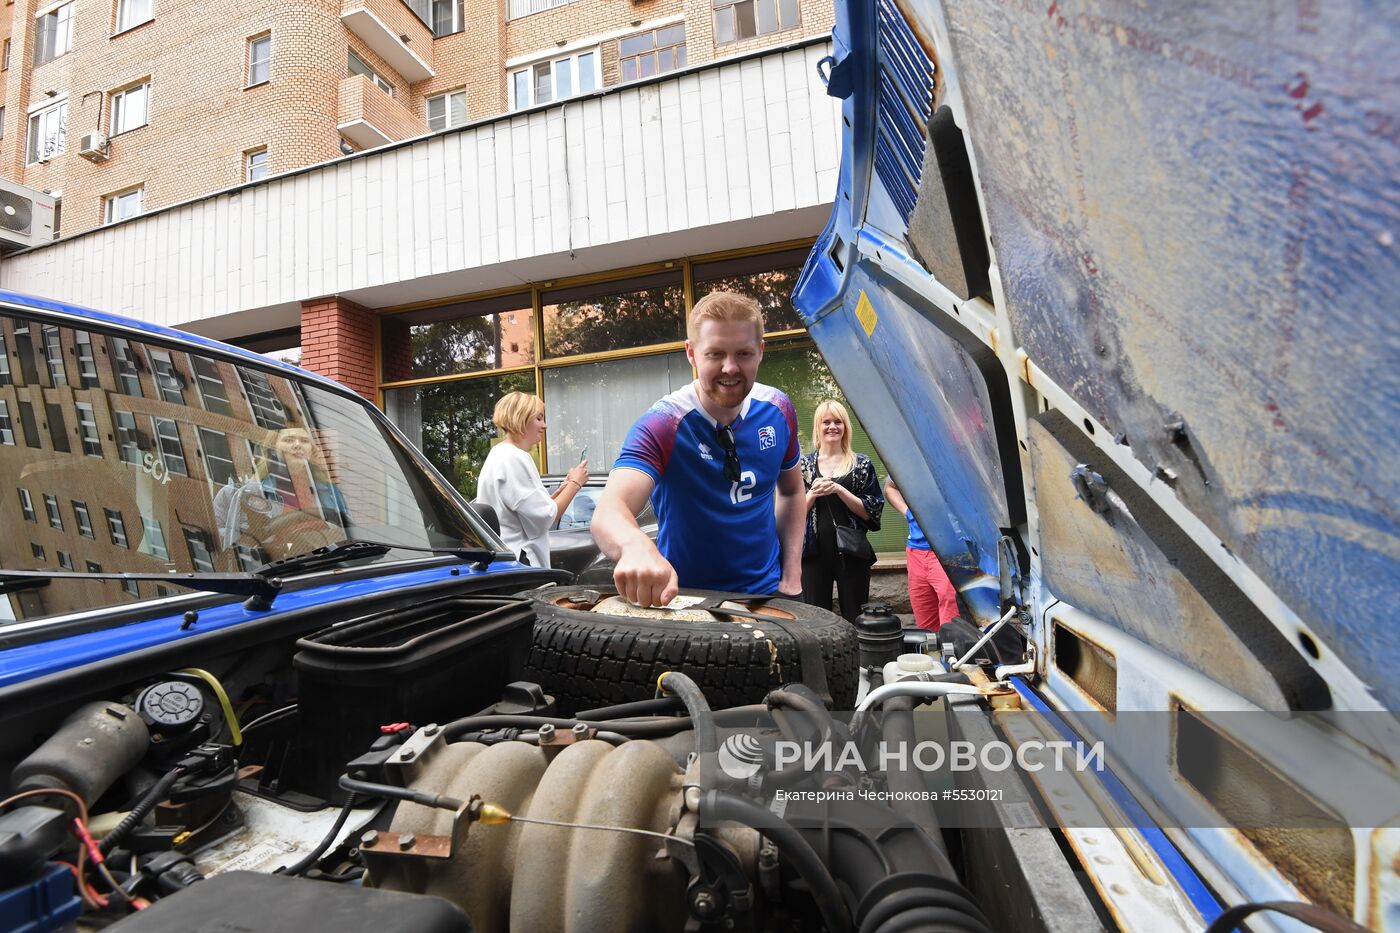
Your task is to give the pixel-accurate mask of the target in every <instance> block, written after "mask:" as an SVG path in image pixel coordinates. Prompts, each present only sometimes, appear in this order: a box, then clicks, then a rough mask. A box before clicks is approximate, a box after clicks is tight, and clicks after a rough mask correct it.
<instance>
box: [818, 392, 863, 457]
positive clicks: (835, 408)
mask: <svg viewBox="0 0 1400 933" xmlns="http://www.w3.org/2000/svg"><path fill="white" fill-rule="evenodd" d="M827 415H835V416H836V417H838V418H840V419H841V423H842V424H844V425H845V426H846V430H844V431H842V432H841V471H840V472H839V473H837V474H836V475H837V476H840V475H842V474H845V473H849V472H850V471H851V467H853V466H855V465H856V455H855V453H854V452H852V450H851V416H850V414H849V413H847V411H846V406H845V405H842V404H841V403H840V402H838V401H836V399H834V398H829V399H824V400H823V401H822V403H821V404H820V405H818V406H817V410H816V411H815V412H813V413H812V449H813V450H820V449H821V446H822V419H823V418H825V417H826V416H827Z"/></svg>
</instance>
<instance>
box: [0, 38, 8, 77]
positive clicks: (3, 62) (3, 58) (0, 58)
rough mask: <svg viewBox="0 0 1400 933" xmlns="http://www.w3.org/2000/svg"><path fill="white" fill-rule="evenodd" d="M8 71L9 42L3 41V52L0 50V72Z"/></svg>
mask: <svg viewBox="0 0 1400 933" xmlns="http://www.w3.org/2000/svg"><path fill="white" fill-rule="evenodd" d="M9 70H10V40H9V39H6V40H5V45H4V48H3V50H0V71H9Z"/></svg>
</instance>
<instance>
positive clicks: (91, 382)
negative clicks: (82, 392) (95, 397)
mask: <svg viewBox="0 0 1400 933" xmlns="http://www.w3.org/2000/svg"><path fill="white" fill-rule="evenodd" d="M73 347H74V350H75V351H76V353H77V357H78V382H79V384H80V385H81V386H82V387H83V388H84V389H96V388H100V387H101V385H102V383H101V382H99V381H98V378H97V358H96V357H94V356H93V353H92V338H91V337H90V336H89V335H88V332H87V331H85V330H75V331H73Z"/></svg>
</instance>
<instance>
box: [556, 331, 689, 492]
mask: <svg viewBox="0 0 1400 933" xmlns="http://www.w3.org/2000/svg"><path fill="white" fill-rule="evenodd" d="M690 380H691V371H690V363H689V362H688V361H687V360H686V358H685V353H683V352H681V353H667V354H664V355H661V356H644V357H637V358H633V359H630V360H607V361H603V362H596V363H583V364H580V365H578V366H560V367H556V368H553V369H546V370H545V371H544V400H545V417H546V418H547V420H548V423H549V430H548V432H547V437H546V439H545V444H546V446H547V447H548V462H549V471H550V472H551V473H563V472H564V471H566V470H568V469H569V468H570V467H572V466H573V465H574V464H576V463H578V460H579V453H580V452H581V451H582V450H583V449H584V448H585V447H586V448H588V472H589V473H591V474H595V475H600V474H602V473H605V472H607V471H608V470H609V469H610V468H611V467H612V463H613V460H614V459H615V458H616V457H617V452H618V449H619V448H621V446H622V442H623V440H624V439H625V438H626V436H627V429H628V428H630V427H632V422H634V421H636V420H637V418H638V417H639V416H640V415H641V414H642V412H644V411H646V410H647V408H648V407H649V406H650V405H651V403H652V402H654V401H656V400H657V399H659V398H661V396H663V395H666V394H667V393H670V392H674V391H675V390H676V389H679V388H680V387H681V386H683V385H686V384H687V383H688V382H690Z"/></svg>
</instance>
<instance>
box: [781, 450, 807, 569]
mask: <svg viewBox="0 0 1400 933" xmlns="http://www.w3.org/2000/svg"><path fill="white" fill-rule="evenodd" d="M806 493H807V490H806V487H805V486H804V485H803V483H802V468H801V467H800V466H795V467H793V468H792V469H790V470H784V471H783V472H782V473H779V474H778V490H777V501H776V503H775V505H774V510H775V512H776V513H777V519H778V542H779V557H780V559H781V560H782V566H783V578H782V580H781V581H780V582H779V583H778V592H779V593H783V594H785V595H788V596H794V595H797V594H799V593H801V592H802V539H803V537H804V536H805V535H806V533H807V495H806Z"/></svg>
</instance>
